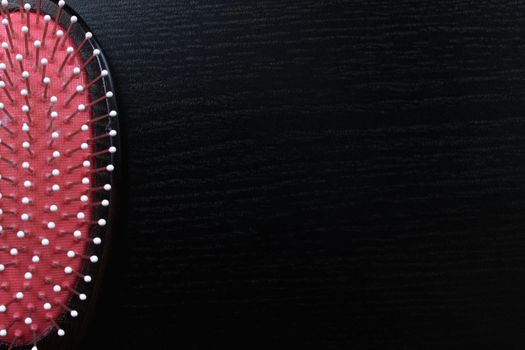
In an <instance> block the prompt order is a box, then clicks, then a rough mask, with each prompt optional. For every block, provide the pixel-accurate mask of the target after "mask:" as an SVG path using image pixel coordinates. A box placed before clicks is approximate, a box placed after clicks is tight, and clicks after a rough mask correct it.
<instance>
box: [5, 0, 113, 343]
mask: <svg viewBox="0 0 525 350" xmlns="http://www.w3.org/2000/svg"><path fill="white" fill-rule="evenodd" d="M4 4H5V2H4ZM17 5H18V4H17ZM59 5H60V6H59V7H58V9H57V11H60V13H61V11H62V8H63V4H62V3H60V4H59ZM22 6H25V10H24V11H22V12H19V11H18V10H14V11H12V12H10V13H9V12H8V11H6V9H7V7H5V6H4V7H3V12H2V19H3V22H2V24H3V28H0V41H2V49H3V50H2V51H3V52H2V54H1V56H0V61H1V64H0V79H1V81H0V101H1V103H0V225H1V226H0V341H3V342H6V343H8V344H11V345H13V344H15V343H16V344H33V346H34V347H36V346H37V341H38V339H40V338H41V337H42V336H43V335H45V334H46V333H48V332H49V331H50V330H52V329H55V331H56V332H57V334H58V335H60V336H62V335H64V331H63V330H62V329H61V327H60V326H59V324H58V323H57V322H58V321H57V320H58V319H59V317H60V316H61V315H62V314H63V313H64V312H66V313H67V314H69V316H70V317H76V316H77V315H78V312H77V311H76V310H72V309H71V308H70V307H69V306H68V305H69V300H70V298H71V297H75V298H78V299H80V300H85V299H86V298H87V296H86V295H85V294H83V293H80V292H78V291H77V290H76V288H77V283H78V281H79V280H80V283H90V282H91V279H92V278H91V276H87V275H84V274H83V273H82V271H83V267H84V266H85V264H89V263H97V262H98V257H97V256H89V255H88V254H87V253H86V252H87V247H88V245H89V244H91V243H92V242H93V239H92V238H90V227H91V226H92V225H98V226H105V225H106V223H107V222H106V220H105V219H103V218H94V217H93V215H92V213H93V208H95V207H97V206H104V207H106V206H108V205H109V201H108V200H99V201H98V202H95V199H94V195H93V193H94V192H95V191H97V190H102V191H105V190H109V189H110V188H111V186H109V185H108V186H104V187H103V188H95V187H94V182H95V180H94V176H95V174H97V173H99V172H108V171H109V172H111V171H113V170H114V167H113V166H112V165H107V166H102V167H99V168H97V167H96V164H97V162H96V158H97V157H98V156H101V155H105V154H106V153H114V152H116V148H115V147H110V148H108V149H105V150H102V151H97V150H96V148H95V142H96V141H97V140H100V139H101V138H105V137H113V136H116V132H115V131H112V130H108V131H107V133H105V134H101V135H96V134H95V133H94V131H93V129H94V126H93V113H92V107H93V106H95V105H96V104H98V103H103V102H104V101H105V100H106V99H110V98H112V97H113V94H112V93H111V92H107V93H106V95H103V96H101V97H100V98H96V99H93V100H92V99H91V96H90V87H91V86H92V85H93V83H94V81H92V82H90V81H89V76H88V74H87V71H86V67H87V66H88V65H89V64H92V63H93V62H94V61H96V60H97V57H98V56H99V55H100V51H99V50H93V54H92V55H91V57H90V58H89V59H87V60H84V59H82V57H81V55H80V49H79V46H86V44H88V43H89V39H91V33H88V34H86V37H85V40H84V41H83V42H82V43H81V44H80V45H76V44H75V43H74V42H73V40H72V39H71V30H72V28H73V26H74V25H75V23H76V22H77V18H76V17H75V16H73V17H71V18H70V22H69V26H67V27H61V26H60V24H59V23H58V21H55V20H52V19H51V18H50V17H49V16H44V14H43V13H42V14H37V13H35V12H31V11H32V10H33V9H31V6H30V5H29V4H22ZM38 6H40V5H38ZM38 13H40V7H39V8H38ZM86 47H87V46H86ZM104 75H107V72H102V74H101V75H100V77H99V78H98V79H103V78H104ZM115 114H116V112H111V113H108V115H107V116H102V118H103V117H112V116H114V115H115ZM108 187H109V188H108ZM95 243H100V239H99V238H97V239H96V241H95Z"/></svg>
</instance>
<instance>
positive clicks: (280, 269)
mask: <svg viewBox="0 0 525 350" xmlns="http://www.w3.org/2000/svg"><path fill="white" fill-rule="evenodd" d="M68 3H69V4H70V5H71V6H72V7H73V8H74V9H76V10H77V11H78V12H79V13H80V14H81V15H82V16H83V17H84V19H85V20H86V21H87V22H88V23H89V25H90V26H91V27H92V29H93V31H94V32H95V34H96V35H97V37H98V39H99V40H100V42H101V44H102V46H103V48H104V49H105V52H106V54H107V56H108V57H109V59H110V63H111V64H112V69H113V74H114V78H115V81H116V84H117V93H118V101H119V103H120V110H121V122H122V126H123V129H124V132H125V133H124V134H123V142H125V145H126V149H125V152H126V156H125V163H126V164H125V170H126V182H125V184H124V190H125V192H126V195H127V198H126V201H125V203H126V205H125V206H122V209H121V210H122V213H123V222H122V228H123V229H122V232H121V234H120V236H119V244H118V247H117V250H116V251H115V254H114V265H113V274H112V275H111V279H110V280H108V284H107V290H106V298H105V299H104V303H103V307H100V308H99V315H98V317H97V322H96V325H95V327H94V328H93V331H92V333H91V334H90V336H89V339H88V341H87V342H86V348H90V349H93V348H98V349H106V348H107V349H153V348H154V349H215V348H216V349H227V348H232V347H237V346H240V345H242V346H243V347H244V348H247V349H250V348H263V347H264V348H266V349H279V348H293V347H297V348H300V347H303V348H305V347H310V346H316V348H318V349H456V348H457V349H465V348H474V347H476V348H492V349H494V348H506V349H509V348H520V349H521V348H523V345H524V344H525V342H524V341H523V340H524V339H523V338H524V337H523V335H524V334H525V293H524V282H525V230H524V229H525V181H524V180H525V176H524V174H525V172H524V170H525V162H524V161H525V132H524V131H525V119H524V118H523V110H524V107H525V99H524V98H525V79H524V78H525V36H524V35H523V32H524V28H525V4H524V3H522V2H519V1H510V0H507V1H466V0H462V1H459V0H458V1H407V0H400V1H386V0H370V1H337V0H334V1H322V0H321V1H320V0H315V1H314V0H303V1H284V0H273V1H272V0H261V1H244V0H243V1H233V0H228V1H172V0H169V1H168V0H152V1H138V0H131V1H121V0H106V1H103V0H91V1H84V0H71V1H68Z"/></svg>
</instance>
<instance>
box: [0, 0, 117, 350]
mask: <svg viewBox="0 0 525 350" xmlns="http://www.w3.org/2000/svg"><path fill="white" fill-rule="evenodd" d="M25 3H29V4H31V6H32V12H33V13H35V8H36V1H34V0H32V1H26V2H25ZM9 9H10V10H11V11H16V10H18V9H19V4H18V3H10V4H9ZM57 10H58V1H57V0H41V15H42V16H44V15H50V16H51V17H52V18H53V20H54V19H55V17H56V14H57ZM72 16H76V17H77V18H78V22H77V23H76V25H75V27H74V29H73V30H72V32H71V35H70V36H71V39H72V40H73V42H74V43H75V44H76V45H77V46H78V45H79V44H80V42H81V41H82V40H83V39H84V36H85V33H87V32H91V33H93V32H92V31H91V29H90V28H89V26H88V25H87V23H86V22H85V21H84V19H83V18H82V17H81V16H80V15H79V14H78V13H77V12H76V11H75V10H74V9H72V8H71V7H70V6H69V5H67V4H66V5H65V6H64V7H63V8H62V14H61V16H60V19H59V24H60V25H61V26H62V27H63V28H67V25H68V24H69V20H70V18H71V17H72ZM95 49H99V50H100V51H101V54H100V55H99V56H98V57H97V59H96V60H95V61H94V62H93V63H92V64H91V65H90V66H89V67H87V68H86V71H87V73H88V76H89V80H90V81H91V80H92V79H93V78H94V77H97V76H98V75H99V74H100V72H101V71H102V70H107V71H108V76H107V77H104V78H103V79H101V80H100V81H99V82H97V83H96V84H94V85H93V86H92V87H91V89H90V94H91V98H92V99H93V98H94V97H100V96H102V94H101V93H102V92H103V93H104V94H105V93H106V92H108V91H112V92H113V93H114V97H113V98H111V99H108V100H106V101H105V104H98V105H96V106H94V107H93V109H92V117H93V118H96V117H97V116H101V115H103V114H106V113H109V111H117V113H118V112H119V109H118V104H117V95H118V94H117V93H116V92H115V85H114V81H113V77H112V72H111V69H110V65H109V62H108V58H107V57H106V56H105V54H104V50H103V49H102V46H101V45H100V42H99V41H98V40H97V38H96V35H95V34H93V37H92V38H91V39H90V40H89V42H88V44H86V45H85V46H84V48H83V49H82V50H81V52H80V55H81V57H82V59H83V60H84V61H86V60H87V58H88V57H89V56H90V55H91V53H92V52H93V50H95ZM103 105H104V106H105V107H104V108H102V106H103ZM119 119H120V114H118V115H117V117H114V118H108V120H107V121H99V122H96V123H95V124H94V126H95V127H94V134H95V135H97V134H99V132H100V131H105V130H108V129H109V128H111V129H113V130H116V131H117V136H116V137H112V138H107V139H103V140H101V141H98V142H97V143H96V146H95V149H96V151H99V150H103V149H107V148H108V147H110V146H115V147H116V148H117V152H116V153H115V154H110V155H109V156H103V157H100V158H98V159H97V164H101V165H102V164H103V165H107V164H113V165H114V166H115V171H113V172H111V173H106V172H104V173H103V174H101V175H97V176H95V183H94V184H93V185H92V186H100V185H103V184H106V183H109V184H111V186H112V189H111V191H110V195H109V200H110V205H109V208H108V209H104V208H98V209H94V211H93V213H92V218H94V219H98V218H107V225H106V226H105V227H103V228H100V227H98V226H92V227H91V228H90V237H101V238H102V244H101V245H100V246H95V245H94V244H92V243H91V244H90V245H89V247H88V250H87V253H88V254H90V255H91V254H96V255H98V256H99V262H98V263H97V264H89V263H84V266H83V270H82V273H84V274H87V275H91V276H93V277H94V278H93V282H92V283H91V284H87V283H84V282H83V281H80V279H79V280H78V281H77V286H76V290H77V291H79V292H81V293H85V294H87V296H88V299H87V300H86V301H79V300H78V298H76V297H75V296H72V297H71V298H70V300H69V302H68V306H70V307H71V308H72V309H75V310H78V311H79V316H78V317H77V318H71V317H70V316H69V315H68V313H66V312H63V313H62V315H61V316H60V317H59V318H58V319H57V320H56V321H57V323H58V324H59V325H60V327H61V328H62V329H64V330H65V331H66V335H65V336H63V337H59V336H58V335H57V334H56V329H54V328H52V329H49V330H48V332H47V333H45V334H44V335H43V336H41V337H40V338H39V339H37V340H38V344H37V345H38V348H39V349H40V350H42V349H44V350H45V349H55V350H56V349H79V348H82V344H83V343H85V339H86V336H87V335H88V334H89V329H90V327H91V324H92V323H93V320H94V318H95V314H96V306H97V304H98V300H99V299H100V295H101V293H103V290H104V289H103V288H104V285H105V284H106V283H104V281H105V280H106V281H107V280H108V278H109V277H110V273H109V271H107V270H109V269H110V268H111V266H112V265H111V264H109V261H110V260H111V256H112V254H110V252H111V251H113V250H114V249H116V248H117V245H115V243H114V240H115V236H116V234H115V233H116V232H117V227H119V222H120V220H119V216H120V214H121V211H118V210H117V208H118V207H120V203H121V200H120V195H119V185H120V183H121V180H122V170H123V169H122V159H123V156H122V154H123V150H122V143H121V142H120V140H121V128H120V125H119V124H120V123H119ZM94 196H95V199H96V198H97V196H101V194H100V193H98V194H97V193H95V194H94ZM102 196H103V194H102ZM106 199H107V198H106ZM101 214H103V215H101ZM0 347H1V348H6V349H7V348H8V347H9V344H6V343H2V344H1V345H0ZM32 347H33V344H24V345H15V346H13V347H12V349H17V350H26V349H27V350H30V349H31V348H32Z"/></svg>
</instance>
